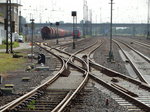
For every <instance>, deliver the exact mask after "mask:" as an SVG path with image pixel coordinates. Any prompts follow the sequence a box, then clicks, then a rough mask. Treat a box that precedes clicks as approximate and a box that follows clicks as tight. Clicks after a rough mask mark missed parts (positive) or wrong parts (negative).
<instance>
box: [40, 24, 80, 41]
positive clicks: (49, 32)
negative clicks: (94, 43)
mask: <svg viewBox="0 0 150 112" xmlns="http://www.w3.org/2000/svg"><path fill="white" fill-rule="evenodd" d="M72 35H74V34H73V33H72V32H71V31H68V30H64V29H60V28H58V37H59V38H62V37H67V36H72ZM80 35H81V33H80V31H79V30H76V37H77V38H80ZM41 36H42V39H43V40H48V39H55V38H57V28H54V27H49V26H44V27H43V28H42V29H41Z"/></svg>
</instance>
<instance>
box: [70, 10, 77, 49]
mask: <svg viewBox="0 0 150 112" xmlns="http://www.w3.org/2000/svg"><path fill="white" fill-rule="evenodd" d="M71 15H72V17H73V42H72V49H75V48H76V47H75V38H76V34H75V33H76V32H75V30H77V29H76V26H75V22H77V12H76V11H72V13H71ZM76 24H77V23H76Z"/></svg>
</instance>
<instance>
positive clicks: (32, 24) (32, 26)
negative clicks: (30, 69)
mask: <svg viewBox="0 0 150 112" xmlns="http://www.w3.org/2000/svg"><path fill="white" fill-rule="evenodd" d="M30 21H31V29H32V38H31V63H32V62H33V32H34V19H30Z"/></svg>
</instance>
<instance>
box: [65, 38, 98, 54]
mask: <svg viewBox="0 0 150 112" xmlns="http://www.w3.org/2000/svg"><path fill="white" fill-rule="evenodd" d="M95 42H96V39H94V38H86V39H83V40H81V41H77V42H75V49H72V43H71V44H69V45H68V48H67V49H66V51H67V52H69V53H74V52H76V51H78V50H80V49H84V48H85V47H87V46H89V45H91V44H93V43H95Z"/></svg>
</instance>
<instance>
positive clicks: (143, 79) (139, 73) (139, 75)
mask: <svg viewBox="0 0 150 112" xmlns="http://www.w3.org/2000/svg"><path fill="white" fill-rule="evenodd" d="M113 41H114V42H115V43H116V44H117V45H118V47H119V48H120V49H121V51H122V52H123V54H124V55H125V56H126V58H127V59H128V60H129V61H130V64H131V66H132V67H133V69H134V71H135V72H136V73H137V74H138V77H139V79H140V80H141V81H142V82H144V83H146V84H149V83H148V82H147V81H146V79H145V78H144V77H143V76H142V73H141V72H140V71H139V70H138V68H137V67H136V66H135V65H134V63H133V62H132V60H130V58H129V57H128V56H127V54H126V53H125V52H124V50H123V49H122V48H121V46H120V45H119V43H118V42H117V41H116V40H113ZM140 56H141V55H140Z"/></svg>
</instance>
